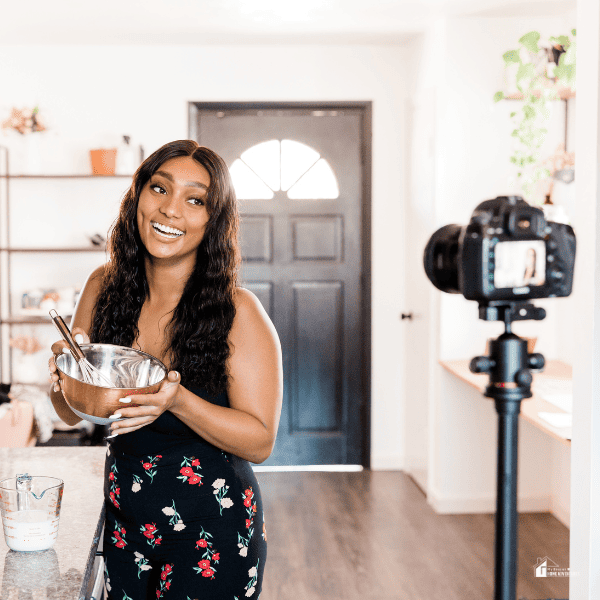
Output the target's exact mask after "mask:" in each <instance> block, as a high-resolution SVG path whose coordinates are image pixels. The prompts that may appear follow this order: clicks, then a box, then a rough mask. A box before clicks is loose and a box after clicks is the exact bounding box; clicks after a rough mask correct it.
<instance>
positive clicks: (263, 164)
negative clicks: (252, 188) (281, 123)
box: [240, 140, 280, 192]
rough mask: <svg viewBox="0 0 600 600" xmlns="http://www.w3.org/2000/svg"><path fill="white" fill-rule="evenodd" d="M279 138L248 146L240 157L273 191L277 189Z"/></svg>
mask: <svg viewBox="0 0 600 600" xmlns="http://www.w3.org/2000/svg"><path fill="white" fill-rule="evenodd" d="M279 155H280V150H279V140H270V141H268V142H262V143H261V144H256V146H252V148H248V150H246V151H245V152H244V153H242V155H241V157H240V158H241V159H242V160H243V161H244V162H245V163H246V164H247V165H248V166H249V167H250V168H251V169H252V170H253V171H254V172H255V173H256V174H257V175H258V176H259V177H260V178H261V179H262V180H263V181H264V182H265V183H266V184H267V185H268V186H269V187H270V188H271V189H272V190H273V191H274V192H277V191H278V190H279Z"/></svg>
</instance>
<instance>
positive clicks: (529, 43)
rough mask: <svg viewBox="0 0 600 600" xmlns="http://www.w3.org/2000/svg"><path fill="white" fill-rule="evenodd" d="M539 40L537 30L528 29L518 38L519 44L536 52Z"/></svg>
mask: <svg viewBox="0 0 600 600" xmlns="http://www.w3.org/2000/svg"><path fill="white" fill-rule="evenodd" d="M539 40H540V34H539V33H538V32H537V31H530V32H529V33H526V34H525V35H524V36H523V37H522V38H521V39H520V40H519V44H522V45H523V46H524V47H525V48H527V50H529V51H530V52H534V53H535V54H537V53H538V52H539V50H540V49H539V46H538V42H539Z"/></svg>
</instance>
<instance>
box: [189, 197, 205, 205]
mask: <svg viewBox="0 0 600 600" xmlns="http://www.w3.org/2000/svg"><path fill="white" fill-rule="evenodd" d="M188 202H191V203H192V204H195V205H196V206H204V200H202V198H190V199H189V200H188Z"/></svg>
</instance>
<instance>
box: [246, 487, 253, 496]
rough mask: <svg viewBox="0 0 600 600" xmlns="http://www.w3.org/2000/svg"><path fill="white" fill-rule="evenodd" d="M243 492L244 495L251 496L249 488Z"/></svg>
mask: <svg viewBox="0 0 600 600" xmlns="http://www.w3.org/2000/svg"><path fill="white" fill-rule="evenodd" d="M244 494H246V496H252V490H251V489H247V490H244Z"/></svg>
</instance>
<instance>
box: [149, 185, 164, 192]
mask: <svg viewBox="0 0 600 600" xmlns="http://www.w3.org/2000/svg"><path fill="white" fill-rule="evenodd" d="M150 189H151V190H153V191H155V192H156V191H157V190H158V191H159V192H164V191H165V190H164V188H163V187H162V186H161V185H158V183H153V184H151V185H150Z"/></svg>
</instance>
